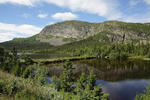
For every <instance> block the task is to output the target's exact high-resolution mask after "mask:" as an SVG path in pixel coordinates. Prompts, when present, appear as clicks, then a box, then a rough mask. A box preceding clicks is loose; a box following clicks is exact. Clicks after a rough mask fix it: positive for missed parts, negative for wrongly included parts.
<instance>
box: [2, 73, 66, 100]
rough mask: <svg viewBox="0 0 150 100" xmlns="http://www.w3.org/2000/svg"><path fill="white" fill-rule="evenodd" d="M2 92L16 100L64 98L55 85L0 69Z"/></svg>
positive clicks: (61, 99) (60, 99) (58, 99)
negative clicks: (41, 82)
mask: <svg viewBox="0 0 150 100" xmlns="http://www.w3.org/2000/svg"><path fill="white" fill-rule="evenodd" d="M0 90H1V91H0V93H2V94H5V95H10V96H13V97H15V100H63V98H62V96H61V95H60V93H58V92H57V91H56V90H55V89H54V88H53V87H51V86H45V85H42V86H41V84H39V83H38V82H34V80H32V79H24V78H20V77H15V76H13V75H11V74H8V73H4V72H2V71H0Z"/></svg>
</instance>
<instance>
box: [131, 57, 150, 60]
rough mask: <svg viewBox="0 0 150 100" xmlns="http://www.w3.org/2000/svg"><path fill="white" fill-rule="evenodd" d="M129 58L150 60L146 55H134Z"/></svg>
mask: <svg viewBox="0 0 150 100" xmlns="http://www.w3.org/2000/svg"><path fill="white" fill-rule="evenodd" d="M129 59H140V60H150V58H147V57H146V56H132V57H129Z"/></svg>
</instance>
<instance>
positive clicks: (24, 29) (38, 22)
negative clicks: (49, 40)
mask: <svg viewBox="0 0 150 100" xmlns="http://www.w3.org/2000/svg"><path fill="white" fill-rule="evenodd" d="M64 20H82V21H88V22H103V21H107V20H119V21H126V22H140V23H146V22H150V0H0V42H3V41H8V40H11V39H13V38H14V37H29V36H32V35H35V34H37V33H39V32H40V31H41V29H42V28H43V27H44V26H46V25H50V24H53V23H56V22H60V21H64Z"/></svg>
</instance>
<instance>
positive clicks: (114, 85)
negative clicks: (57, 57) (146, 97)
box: [47, 59, 150, 100]
mask: <svg viewBox="0 0 150 100" xmlns="http://www.w3.org/2000/svg"><path fill="white" fill-rule="evenodd" d="M47 66H49V67H50V77H52V76H53V75H59V74H60V73H61V71H62V64H53V65H47ZM73 67H74V68H75V70H74V73H75V76H79V75H80V74H81V73H82V72H85V73H86V74H89V73H90V71H93V72H94V74H95V75H96V77H97V84H102V89H103V91H104V92H106V93H109V94H110V100H134V98H135V96H136V94H138V93H143V92H144V90H145V88H146V86H148V84H149V79H150V61H144V60H127V61H111V60H98V59H93V60H82V61H76V62H73Z"/></svg>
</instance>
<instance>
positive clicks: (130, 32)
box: [36, 21, 150, 46]
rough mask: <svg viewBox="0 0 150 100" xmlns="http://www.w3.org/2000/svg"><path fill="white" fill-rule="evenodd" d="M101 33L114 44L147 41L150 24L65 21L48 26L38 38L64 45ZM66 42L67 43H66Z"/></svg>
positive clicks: (42, 40)
mask: <svg viewBox="0 0 150 100" xmlns="http://www.w3.org/2000/svg"><path fill="white" fill-rule="evenodd" d="M101 32H107V33H109V34H105V35H106V36H107V37H108V38H109V40H111V41H112V42H114V41H116V42H128V41H131V40H140V41H144V42H145V41H147V40H149V39H150V26H149V24H147V23H146V24H140V23H125V22H118V21H107V22H104V23H88V22H81V21H65V22H61V23H56V24H53V25H49V26H46V27H45V28H44V29H43V30H42V31H41V32H40V33H39V34H38V35H37V37H36V39H37V40H40V41H41V42H48V43H50V44H52V45H56V46H57V45H62V44H66V43H70V42H73V41H79V40H82V39H86V38H87V37H89V36H94V35H96V34H99V33H101ZM65 40H66V41H65Z"/></svg>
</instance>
